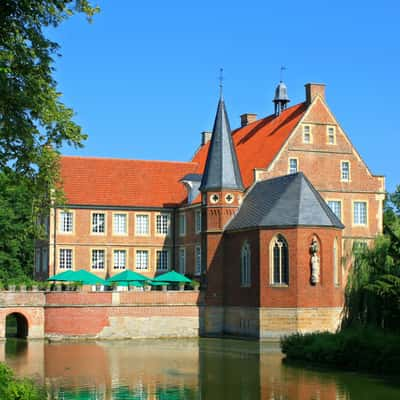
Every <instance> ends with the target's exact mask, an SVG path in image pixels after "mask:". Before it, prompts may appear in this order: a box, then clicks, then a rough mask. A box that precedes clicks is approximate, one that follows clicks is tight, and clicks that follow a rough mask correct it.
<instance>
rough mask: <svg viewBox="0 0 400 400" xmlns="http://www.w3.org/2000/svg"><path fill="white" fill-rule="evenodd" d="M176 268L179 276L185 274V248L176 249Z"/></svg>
mask: <svg viewBox="0 0 400 400" xmlns="http://www.w3.org/2000/svg"><path fill="white" fill-rule="evenodd" d="M178 266H179V272H180V273H181V274H185V273H186V248H185V247H179V249H178Z"/></svg>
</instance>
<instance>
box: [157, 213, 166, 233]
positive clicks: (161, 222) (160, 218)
mask: <svg viewBox="0 0 400 400" xmlns="http://www.w3.org/2000/svg"><path fill="white" fill-rule="evenodd" d="M156 231H157V234H158V235H168V232H169V214H159V215H157V216H156Z"/></svg>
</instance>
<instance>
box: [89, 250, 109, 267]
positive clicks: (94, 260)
mask: <svg viewBox="0 0 400 400" xmlns="http://www.w3.org/2000/svg"><path fill="white" fill-rule="evenodd" d="M101 254H102V255H103V256H102V257H100V255H101ZM101 258H102V259H101ZM106 268H107V250H106V249H103V248H92V249H90V269H91V270H92V271H105V270H106Z"/></svg>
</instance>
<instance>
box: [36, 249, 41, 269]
mask: <svg viewBox="0 0 400 400" xmlns="http://www.w3.org/2000/svg"><path fill="white" fill-rule="evenodd" d="M40 257H41V251H40V248H37V249H35V271H36V272H40V266H41V259H40Z"/></svg>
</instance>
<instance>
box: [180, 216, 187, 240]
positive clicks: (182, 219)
mask: <svg viewBox="0 0 400 400" xmlns="http://www.w3.org/2000/svg"><path fill="white" fill-rule="evenodd" d="M178 218H179V236H185V235H186V215H185V214H179V217H178Z"/></svg>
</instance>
